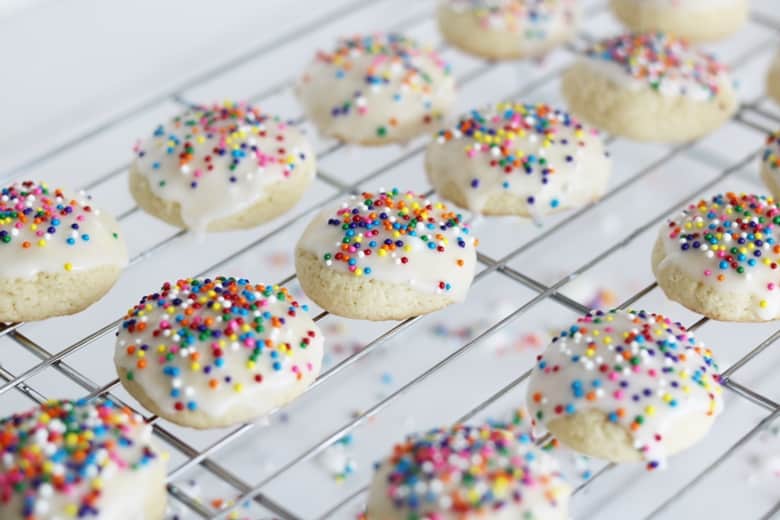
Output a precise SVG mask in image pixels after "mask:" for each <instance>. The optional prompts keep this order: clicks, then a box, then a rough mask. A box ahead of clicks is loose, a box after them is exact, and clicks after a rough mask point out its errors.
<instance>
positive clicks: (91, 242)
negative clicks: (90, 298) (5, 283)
mask: <svg viewBox="0 0 780 520" xmlns="http://www.w3.org/2000/svg"><path fill="white" fill-rule="evenodd" d="M39 190H40V185H39V184H37V183H30V182H24V183H15V184H13V185H11V186H9V187H6V188H4V189H3V190H2V194H0V214H2V215H3V216H4V218H0V235H4V236H6V237H7V238H8V237H10V241H8V242H6V241H0V278H5V279H8V278H32V277H34V276H36V275H37V274H39V273H54V274H60V273H66V272H81V271H88V270H90V269H95V268H99V267H104V266H113V267H119V268H123V267H125V266H126V265H127V248H126V246H125V243H124V240H123V238H122V236H121V235H120V231H119V224H117V222H116V220H114V218H113V217H112V216H110V215H109V214H107V213H104V212H102V211H100V209H98V208H97V207H95V206H93V205H92V201H91V200H90V198H89V197H88V196H87V195H86V194H85V193H83V192H81V193H78V194H75V195H74V194H72V193H70V192H68V191H67V190H61V191H58V190H57V189H55V188H47V190H48V191H49V193H48V194H45V193H43V192H41V191H39ZM71 201H74V202H75V204H71ZM87 207H89V210H87V209H86V208H87ZM67 208H70V209H67ZM26 210H30V211H31V213H28V214H27V215H26V217H25V221H24V222H22V221H21V220H20V219H19V218H17V217H14V216H11V214H17V215H18V214H24V212H25V211H26ZM67 211H69V212H67ZM42 214H45V215H46V216H45V217H40V220H41V221H40V222H39V223H37V224H36V222H35V219H36V215H42ZM54 220H56V221H57V222H56V225H55V223H54V222H53V221H54ZM52 230H54V232H51V231H52ZM25 243H28V244H29V246H28V247H25Z"/></svg>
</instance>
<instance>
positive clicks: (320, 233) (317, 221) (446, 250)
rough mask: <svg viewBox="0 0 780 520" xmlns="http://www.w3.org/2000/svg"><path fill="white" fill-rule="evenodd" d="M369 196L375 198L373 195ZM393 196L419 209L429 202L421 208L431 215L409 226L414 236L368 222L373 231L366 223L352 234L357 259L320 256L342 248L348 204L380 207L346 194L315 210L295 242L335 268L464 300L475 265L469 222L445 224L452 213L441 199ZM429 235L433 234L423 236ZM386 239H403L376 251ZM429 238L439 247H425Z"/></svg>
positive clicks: (362, 211) (392, 215)
mask: <svg viewBox="0 0 780 520" xmlns="http://www.w3.org/2000/svg"><path fill="white" fill-rule="evenodd" d="M371 198H372V199H373V200H376V199H377V198H378V196H376V197H374V196H371ZM396 200H403V201H404V202H405V204H406V205H407V206H408V207H410V208H415V207H417V208H418V209H420V208H425V207H426V206H427V205H429V204H431V205H432V207H431V209H430V210H426V211H425V215H426V218H427V219H431V221H430V222H426V223H423V222H418V223H417V225H416V227H415V229H414V232H415V233H416V235H415V236H412V235H410V234H399V233H397V232H396V231H395V230H387V229H385V228H384V227H383V226H382V225H378V226H374V227H372V228H371V233H373V232H376V233H377V234H376V235H369V233H368V232H367V230H366V229H365V228H362V227H358V228H356V229H355V231H354V233H355V236H354V237H352V238H351V240H352V243H354V242H359V243H360V244H361V249H353V250H352V251H348V252H347V253H348V254H349V255H350V257H351V258H353V259H354V260H355V262H356V265H355V266H354V267H353V268H352V269H350V266H349V265H348V263H347V262H344V261H339V260H337V259H335V258H330V259H326V257H325V256H326V255H331V257H335V255H336V254H337V253H338V252H340V251H342V246H343V245H344V240H345V232H344V230H343V229H342V222H343V219H344V218H347V216H348V215H350V214H352V215H354V213H351V210H353V209H357V210H358V214H359V215H360V216H361V217H367V216H369V215H371V214H379V213H381V212H382V211H380V210H379V209H377V208H373V207H369V206H367V205H366V204H365V203H364V197H358V196H350V197H349V199H347V200H346V201H343V202H338V203H335V204H333V205H331V206H330V207H327V208H325V209H323V210H322V211H320V213H318V214H317V216H316V217H315V218H314V219H313V220H312V222H311V224H309V226H308V227H307V228H306V230H305V231H304V233H303V235H302V236H301V238H300V240H299V241H298V245H297V248H299V249H301V250H304V251H308V252H310V253H313V254H314V255H316V256H317V258H319V259H320V260H321V261H323V262H324V263H325V265H327V266H328V267H330V268H332V269H333V270H334V271H335V272H339V273H345V274H352V275H360V276H370V277H372V278H374V279H376V280H380V281H383V282H390V283H395V284H404V285H409V286H410V287H412V288H414V289H415V290H417V291H420V292H423V293H436V294H446V295H448V296H449V297H451V298H452V299H453V300H454V301H458V302H460V301H463V300H464V299H465V298H466V294H467V292H468V289H469V286H470V285H471V281H472V279H473V277H474V270H475V267H476V248H475V239H474V238H472V237H471V235H470V233H469V228H468V227H467V226H466V225H465V224H463V223H462V222H459V223H458V224H456V225H454V226H451V227H447V226H445V225H446V223H447V222H448V221H449V220H450V219H452V218H453V217H454V216H455V214H453V213H451V212H450V211H449V210H447V209H446V206H444V205H443V204H441V203H440V202H431V201H428V200H424V199H422V198H420V197H418V196H416V195H412V194H399V195H397V196H396ZM382 210H384V208H382ZM386 214H388V215H389V219H388V222H391V223H398V224H399V225H401V224H403V223H404V222H405V221H404V219H402V218H399V217H398V215H397V211H396V210H393V211H387V212H386ZM331 219H334V221H333V222H332V223H330V224H329V221H331ZM336 223H337V224H336ZM428 226H432V227H431V228H429V227H428ZM443 226H444V229H442V227H443ZM423 236H424V237H426V240H424V239H423ZM428 237H432V239H431V240H427V238H428ZM385 240H392V241H397V240H401V241H403V242H404V245H403V246H402V247H398V248H395V249H394V250H392V251H388V252H387V254H381V252H380V251H379V249H380V248H381V246H382V244H383V243H384V241H385ZM372 241H374V242H376V246H374V247H371V245H370V244H371V242H372ZM348 242H349V240H348ZM459 242H460V244H459ZM430 243H434V244H436V246H439V247H443V251H439V250H437V248H433V249H432V248H431V247H429V244H430ZM366 249H371V251H372V252H371V254H365V253H364V251H366ZM403 258H406V259H407V262H404V261H403ZM459 263H460V264H462V265H459ZM355 268H357V269H359V270H360V272H357V271H356V269H355ZM366 268H368V269H370V274H362V273H364V272H365V270H366ZM442 284H449V288H446V287H445V288H442Z"/></svg>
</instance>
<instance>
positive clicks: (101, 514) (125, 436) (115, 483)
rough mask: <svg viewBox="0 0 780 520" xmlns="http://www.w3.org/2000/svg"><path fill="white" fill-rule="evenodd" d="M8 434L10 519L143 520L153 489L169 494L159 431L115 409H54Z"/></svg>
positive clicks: (3, 485)
mask: <svg viewBox="0 0 780 520" xmlns="http://www.w3.org/2000/svg"><path fill="white" fill-rule="evenodd" d="M0 433H1V434H2V438H3V442H2V445H1V446H0V454H2V466H1V467H0V517H1V518H4V519H19V520H22V519H26V520H58V519H64V518H102V519H109V518H110V519H117V520H122V519H126V520H129V519H135V518H142V517H143V514H144V506H145V502H146V500H147V498H146V497H147V496H149V495H153V496H156V494H157V492H156V491H155V490H151V489H150V486H155V485H158V486H160V487H161V488H162V486H164V481H163V476H164V474H165V472H164V469H163V468H161V467H160V465H164V462H163V460H162V457H161V456H160V455H159V454H158V453H157V451H156V450H155V449H154V447H153V445H152V443H151V437H152V436H151V426H149V425H147V424H146V423H144V421H143V418H141V417H139V416H138V415H136V414H134V413H133V412H131V411H130V410H127V409H123V408H118V407H117V406H116V405H113V404H112V403H111V402H108V401H102V400H97V401H94V402H88V401H86V400H81V401H50V402H47V403H45V404H43V405H42V406H41V407H40V408H36V409H34V410H32V411H29V412H26V413H22V414H17V415H13V416H11V417H8V418H5V419H3V420H2V421H0ZM155 478H157V479H159V481H157V482H155V481H154V479H155Z"/></svg>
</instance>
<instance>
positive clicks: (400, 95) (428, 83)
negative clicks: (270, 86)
mask: <svg viewBox="0 0 780 520" xmlns="http://www.w3.org/2000/svg"><path fill="white" fill-rule="evenodd" d="M366 38H369V39H371V44H370V45H371V48H372V49H375V50H373V51H366V50H365V48H366V43H365V42H366ZM389 42H390V43H389ZM369 78H371V79H369ZM296 90H297V94H298V97H299V98H300V100H301V102H302V103H303V106H304V109H305V111H306V114H307V115H308V116H309V118H311V119H312V120H313V121H314V123H315V124H316V125H317V127H318V128H319V130H320V131H321V132H323V133H324V134H327V135H330V136H335V137H338V138H341V139H344V140H347V141H359V142H362V141H367V140H368V141H371V140H373V141H381V140H383V139H387V140H388V141H392V140H394V139H395V140H399V139H400V140H406V139H409V138H411V137H413V136H414V135H417V134H419V133H421V132H424V131H426V130H428V129H430V130H433V127H432V125H431V124H430V123H433V122H435V121H436V120H438V119H440V118H441V117H442V116H443V114H444V112H446V111H447V110H448V109H449V107H450V106H451V105H452V104H453V102H454V99H455V79H454V77H453V76H452V75H451V74H450V72H449V67H448V66H447V64H446V63H444V61H443V60H442V59H441V58H440V57H439V56H438V55H437V54H436V53H435V52H434V51H432V50H428V49H425V48H422V47H420V46H418V45H417V43H416V42H414V41H412V40H408V39H406V38H404V37H401V36H397V35H385V34H380V35H375V36H371V37H369V36H366V37H356V38H352V39H348V40H343V41H341V42H340V43H339V45H338V46H337V49H336V50H335V51H334V52H332V53H329V54H325V53H319V54H318V55H317V57H316V58H315V59H314V60H313V61H312V62H311V63H310V64H309V66H308V67H307V68H306V70H305V71H304V73H303V75H302V77H301V79H300V81H299V82H298V85H297V89H296ZM344 107H349V109H348V110H347V112H346V113H344V112H343V111H339V109H343V108H344ZM334 109H335V110H336V111H337V112H338V114H337V115H334ZM380 134H381V135H380Z"/></svg>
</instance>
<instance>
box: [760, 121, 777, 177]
mask: <svg viewBox="0 0 780 520" xmlns="http://www.w3.org/2000/svg"><path fill="white" fill-rule="evenodd" d="M761 160H762V161H763V163H764V165H765V166H766V167H768V168H769V169H770V170H772V171H774V170H777V169H780V130H778V131H777V132H775V133H773V134H772V135H770V136H768V137H767V139H766V149H765V150H764V154H763V155H762V156H761Z"/></svg>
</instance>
